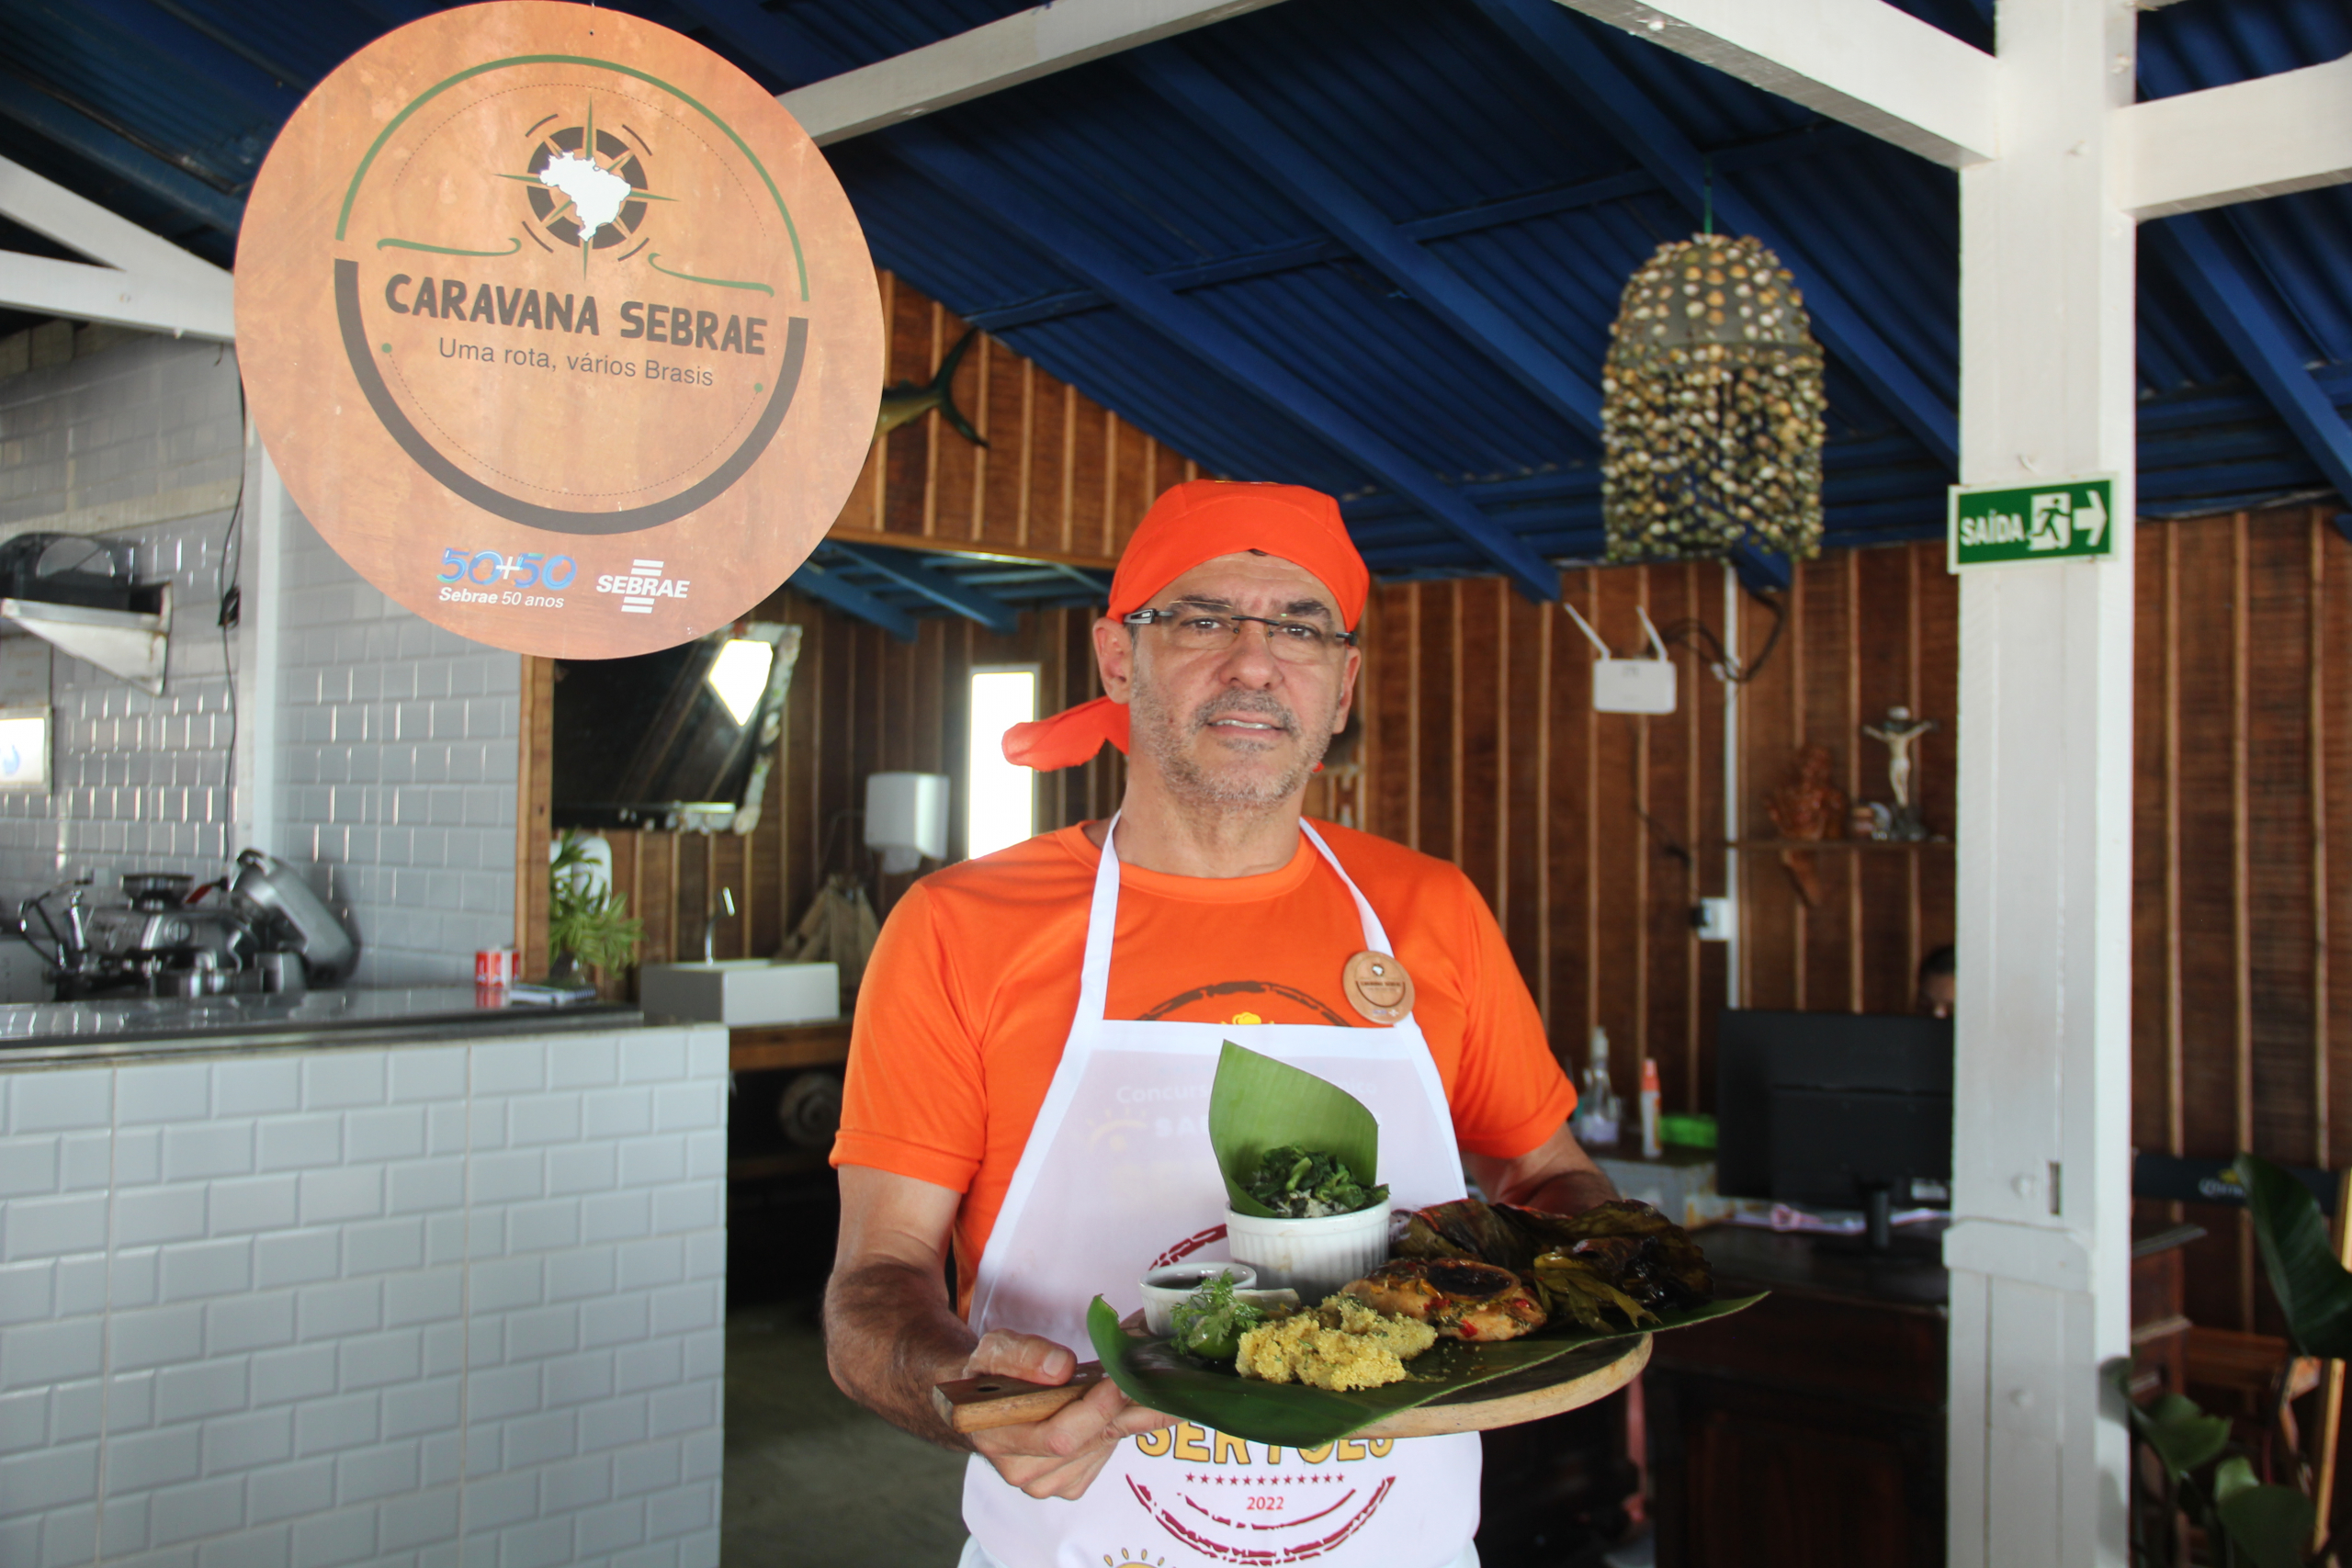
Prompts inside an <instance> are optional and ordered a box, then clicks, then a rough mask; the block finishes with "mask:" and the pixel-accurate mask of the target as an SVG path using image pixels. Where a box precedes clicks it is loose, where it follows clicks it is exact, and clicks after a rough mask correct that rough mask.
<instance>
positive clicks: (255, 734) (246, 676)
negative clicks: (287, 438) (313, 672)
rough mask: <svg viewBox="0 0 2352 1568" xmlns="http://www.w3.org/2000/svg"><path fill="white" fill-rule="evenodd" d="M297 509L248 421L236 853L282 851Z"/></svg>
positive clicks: (235, 668)
mask: <svg viewBox="0 0 2352 1568" xmlns="http://www.w3.org/2000/svg"><path fill="white" fill-rule="evenodd" d="M293 506H294V501H293V498H292V497H291V496H289V495H288V494H287V493H286V481H285V480H283V479H279V478H278V475H277V464H276V463H274V462H272V461H271V460H270V457H269V454H268V453H267V452H266V451H265V450H264V449H263V447H262V444H261V436H260V434H258V433H257V432H255V431H254V428H253V422H252V421H251V420H248V421H246V424H245V480H244V516H243V519H242V520H241V521H240V523H239V527H240V529H241V530H242V533H243V537H242V538H241V539H240V540H239V541H238V549H239V552H240V553H239V559H238V566H237V577H238V581H239V584H240V586H241V588H242V592H241V594H240V604H239V609H238V613H237V615H238V620H237V632H236V637H235V641H234V644H233V655H232V657H233V660H234V662H233V663H232V665H231V671H232V675H233V677H234V679H235V681H236V683H237V749H236V758H235V768H236V781H237V788H236V800H235V803H234V805H233V807H232V811H231V819H232V822H233V823H234V836H235V841H234V842H232V843H231V844H230V845H229V846H228V852H229V853H230V854H232V855H234V854H235V853H236V852H238V851H239V850H242V849H244V848H246V847H248V846H251V847H253V848H255V849H259V850H263V851H266V852H268V853H270V854H285V853H287V852H288V850H287V847H286V846H284V845H282V844H280V843H279V842H278V841H277V840H278V823H279V821H280V807H279V803H278V765H277V761H278V759H277V741H278V735H279V716H278V711H277V707H278V700H279V695H280V692H281V688H282V684H283V682H282V667H283V661H284V657H285V654H284V640H285V618H286V617H285V609H284V606H283V604H282V603H281V601H282V600H283V599H284V597H285V586H286V527H287V514H288V513H289V512H290V511H292V509H293Z"/></svg>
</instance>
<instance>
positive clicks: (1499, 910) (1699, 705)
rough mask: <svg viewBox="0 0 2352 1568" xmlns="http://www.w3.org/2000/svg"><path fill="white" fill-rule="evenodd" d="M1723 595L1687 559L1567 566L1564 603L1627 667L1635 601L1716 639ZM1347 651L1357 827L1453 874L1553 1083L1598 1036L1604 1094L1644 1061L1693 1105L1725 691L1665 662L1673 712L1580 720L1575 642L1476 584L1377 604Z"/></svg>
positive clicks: (1713, 951)
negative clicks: (1357, 691)
mask: <svg viewBox="0 0 2352 1568" xmlns="http://www.w3.org/2000/svg"><path fill="white" fill-rule="evenodd" d="M1723 582H1724V579H1723V573H1722V571H1721V570H1720V569H1719V568H1715V567H1713V566H1702V565H1696V564H1687V565H1673V566H1652V567H1629V568H1619V569H1614V570H1580V571H1572V572H1569V573H1567V574H1566V576H1565V577H1564V578H1563V580H1562V590H1563V594H1564V597H1565V598H1566V600H1567V602H1568V603H1570V604H1574V605H1576V606H1577V610H1578V611H1579V612H1580V613H1582V614H1583V615H1584V616H1585V618H1586V619H1587V620H1589V621H1590V622H1591V623H1592V624H1593V625H1594V626H1595V627H1596V628H1597V629H1598V630H1599V631H1600V635H1601V637H1603V638H1605V639H1606V640H1607V641H1608V642H1609V643H1610V645H1611V647H1612V648H1613V649H1616V650H1617V651H1618V652H1620V653H1628V654H1630V653H1633V652H1635V651H1636V650H1638V649H1640V647H1641V645H1642V637H1643V634H1642V630H1641V625H1640V622H1639V620H1638V619H1637V618H1636V615H1635V607H1636V606H1637V605H1640V606H1646V607H1647V609H1648V611H1649V614H1650V616H1651V618H1652V620H1654V621H1655V622H1657V624H1658V625H1659V626H1661V627H1667V626H1672V625H1673V624H1674V623H1676V622H1679V621H1683V620H1691V621H1696V622H1697V623H1699V624H1701V625H1702V626H1705V627H1707V628H1708V629H1709V630H1710V631H1712V632H1713V633H1715V634H1716V635H1718V636H1720V635H1721V632H1722V627H1723V620H1724V589H1723ZM1366 642H1367V645H1368V649H1367V663H1368V671H1367V680H1368V691H1369V713H1368V716H1367V731H1366V739H1367V743H1368V745H1367V750H1368V752H1369V761H1368V765H1367V770H1366V772H1367V775H1368V787H1367V791H1366V794H1367V802H1366V804H1367V807H1368V813H1367V820H1366V826H1367V827H1369V828H1370V829H1371V830H1372V831H1374V832H1375V833H1381V834H1385V835H1386V836H1387V837H1389V838H1393V839H1397V840H1401V841H1403V842H1405V843H1408V844H1410V845H1412V846H1413V847H1415V848H1416V849H1419V850H1421V851H1423V852H1426V853H1429V854H1433V855H1437V856H1440V857H1442V858H1443V859H1446V860H1451V861H1453V862H1455V863H1458V864H1460V865H1461V866H1462V868H1463V870H1464V872H1465V873H1466V874H1468V875H1469V877H1470V879H1471V881H1472V882H1473V883H1474V884H1476V886H1477V887H1478V889H1479V891H1480V892H1481V893H1483V894H1485V895H1486V897H1487V901H1488V902H1489V903H1490V904H1491V905H1492V906H1493V908H1494V910H1495V914H1496V918H1497V919H1498V921H1499V923H1500V924H1501V926H1502V929H1503V932H1504V935H1505V936H1506V937H1507V938H1508V939H1509V941H1510V946H1511V952H1512V953H1513V955H1514V956H1516V957H1517V959H1518V960H1519V964H1520V967H1521V971H1522V972H1523V973H1524V974H1525V975H1526V976H1527V979H1528V984H1529V987H1530V988H1531V989H1532V991H1533V992H1534V995H1535V998H1536V1002H1537V1005H1538V1006H1539V1008H1540V1009H1541V1010H1542V1011H1543V1014H1544V1020H1545V1022H1546V1025H1547V1027H1548V1028H1549V1030H1550V1032H1551V1037H1552V1043H1553V1048H1554V1050H1555V1052H1557V1053H1558V1054H1559V1055H1560V1056H1561V1058H1562V1059H1563V1061H1565V1062H1566V1063H1567V1064H1568V1065H1569V1066H1571V1068H1573V1069H1575V1070H1578V1071H1581V1069H1582V1066H1583V1064H1584V1062H1585V1059H1586V1046H1587V1042H1588V1041H1589V1039H1590V1036H1591V1032H1592V1030H1593V1029H1594V1027H1595V1026H1599V1027H1600V1028H1603V1029H1606V1030H1607V1031H1608V1032H1609V1039H1610V1055H1611V1067H1612V1069H1613V1072H1614V1075H1615V1079H1616V1082H1617V1087H1618V1089H1619V1090H1620V1092H1621V1093H1623V1094H1627V1095H1631V1094H1633V1093H1634V1092H1635V1091H1636V1090H1637V1089H1638V1088H1639V1075H1640V1070H1641V1069H1640V1062H1641V1058H1642V1057H1643V1056H1645V1055H1647V1056H1654V1057H1656V1058H1657V1063H1658V1072H1659V1077H1660V1080H1661V1088H1662V1089H1663V1091H1664V1098H1665V1102H1666V1104H1667V1105H1668V1107H1669V1108H1689V1107H1693V1106H1699V1105H1703V1104H1705V1103H1706V1102H1707V1101H1708V1100H1710V1098H1711V1095H1710V1092H1709V1090H1708V1089H1707V1087H1706V1086H1708V1085H1710V1084H1711V1083H1712V1081H1713V1045H1714V1015H1715V1013H1716V1012H1717V1011H1718V1010H1720V1009H1721V1007H1722V1006H1723V999H1724V985H1725V980H1726V973H1725V965H1724V949H1723V948H1722V947H1721V946H1720V945H1718V944H1715V943H1702V942H1699V941H1698V940H1697V938H1696V936H1695V935H1694V934H1693V932H1692V931H1691V923H1690V910H1691V907H1692V905H1694V904H1695V903H1696V902H1697V900H1698V899H1699V898H1701V897H1714V896H1720V895H1721V894H1722V893H1723V892H1724V886H1725V856H1726V853H1727V852H1726V849H1725V845H1724V807H1723V782H1724V781H1723V768H1722V761H1721V760H1722V754H1723V735H1724V713H1723V705H1724V687H1723V685H1722V684H1721V683H1720V682H1717V681H1716V680H1715V679H1714V678H1713V676H1712V675H1709V674H1707V673H1705V671H1704V667H1703V665H1702V662H1701V661H1700V660H1695V659H1693V658H1692V657H1691V656H1690V655H1689V654H1687V653H1684V652H1682V651H1680V650H1679V649H1678V651H1677V654H1676V661H1677V663H1678V665H1679V667H1680V671H1681V674H1680V677H1679V679H1680V682H1681V692H1682V695H1683V701H1682V702H1681V704H1680V705H1679V707H1678V709H1677V711H1676V712H1675V713H1674V714H1672V715H1670V716H1659V717H1644V716H1631V715H1622V714H1596V713H1594V712H1593V711H1592V699H1591V691H1592V665H1593V652H1592V649H1591V646H1590V645H1589V643H1587V642H1586V641H1585V639H1584V637H1583V636H1582V634H1580V633H1579V632H1578V631H1577V629H1576V627H1575V625H1574V623H1572V622H1570V621H1569V620H1568V618H1567V617H1566V615H1563V614H1562V613H1561V612H1560V610H1558V609H1557V608H1556V607H1554V606H1548V605H1536V604H1530V603H1528V602H1527V601H1526V600H1525V599H1523V598H1521V596H1520V595H1519V594H1518V593H1517V592H1513V591H1512V590H1511V589H1510V587H1509V586H1508V585H1507V584H1505V583H1504V582H1502V581H1500V580H1498V579H1494V578H1475V579H1465V580H1458V581H1442V582H1419V583H1405V584H1398V585H1395V586H1391V587H1385V588H1381V589H1379V590H1377V591H1376V592H1374V602H1373V607H1372V611H1371V615H1370V617H1369V621H1368V635H1367V637H1366Z"/></svg>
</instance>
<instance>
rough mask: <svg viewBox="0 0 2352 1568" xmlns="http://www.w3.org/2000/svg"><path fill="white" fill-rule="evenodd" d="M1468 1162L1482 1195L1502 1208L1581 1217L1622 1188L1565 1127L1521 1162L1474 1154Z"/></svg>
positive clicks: (1531, 1150) (1521, 1158)
mask: <svg viewBox="0 0 2352 1568" xmlns="http://www.w3.org/2000/svg"><path fill="white" fill-rule="evenodd" d="M1464 1164H1466V1165H1468V1166H1469V1168H1470V1174H1471V1175H1473V1176H1475V1177H1476V1178H1477V1179H1478V1188H1479V1190H1481V1191H1483V1192H1484V1193H1486V1195H1487V1198H1488V1199H1489V1200H1491V1201H1494V1202H1497V1203H1515V1204H1517V1205H1518V1206H1519V1207H1521V1208H1522V1209H1544V1210H1548V1211H1550V1212H1551V1213H1555V1214H1580V1213H1584V1211H1585V1210H1587V1209H1589V1208H1591V1207H1592V1206H1593V1205H1594V1204H1596V1203H1606V1202H1608V1201H1609V1200H1611V1198H1614V1197H1616V1196H1617V1188H1616V1185H1615V1184H1614V1183H1613V1182H1611V1180H1610V1179H1609V1178H1608V1177H1607V1176H1606V1175H1605V1174H1603V1173H1602V1171H1601V1169H1600V1167H1599V1166H1597V1165H1595V1164H1593V1163H1592V1156H1590V1155H1589V1154H1587V1153H1585V1152H1584V1149H1583V1147H1582V1146H1581V1145H1578V1144H1577V1140H1576V1136H1575V1134H1571V1133H1570V1132H1569V1131H1568V1124H1567V1123H1566V1122H1561V1123H1560V1126H1559V1130H1558V1131H1556V1132H1555V1133H1554V1134H1552V1135H1551V1136H1550V1137H1548V1138H1546V1139H1544V1142H1543V1143H1541V1144H1539V1145H1536V1146H1535V1147H1534V1148H1532V1149H1530V1150H1529V1151H1528V1152H1527V1153H1525V1154H1523V1155H1521V1156H1519V1157H1518V1158H1517V1159H1508V1160H1507V1159H1497V1158H1495V1157H1494V1156H1491V1155H1469V1156H1464Z"/></svg>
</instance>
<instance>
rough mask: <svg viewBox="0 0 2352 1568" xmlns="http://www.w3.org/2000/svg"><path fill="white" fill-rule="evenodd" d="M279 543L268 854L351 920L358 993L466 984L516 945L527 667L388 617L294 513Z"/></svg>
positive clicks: (385, 606)
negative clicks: (492, 956)
mask: <svg viewBox="0 0 2352 1568" xmlns="http://www.w3.org/2000/svg"><path fill="white" fill-rule="evenodd" d="M289 510H290V509H289ZM286 532H287V537H286V555H285V578H284V581H285V585H286V586H285V599H284V607H285V624H284V631H283V638H284V642H283V650H284V651H283V657H282V659H281V660H280V668H281V671H282V673H281V674H280V676H279V682H280V684H279V703H278V713H279V721H278V744H277V768H278V773H277V778H278V828H277V846H278V852H279V853H280V854H282V855H284V856H286V857H287V858H288V859H289V860H295V861H300V862H306V863H310V864H312V865H314V866H316V867H317V868H318V871H317V874H316V875H315V876H314V879H313V880H314V881H315V882H316V883H317V885H318V886H320V889H321V891H322V892H324V893H326V894H327V896H328V897H330V898H332V899H333V900H334V901H335V902H336V903H337V904H341V905H345V906H347V907H348V908H350V909H351V910H352V912H353V916H354V919H355V922H356V924H357V925H358V927H359V940H360V942H361V943H362V953H361V957H360V961H359V972H358V976H357V981H358V983H359V984H360V985H363V986H433V985H462V984H469V983H470V982H471V981H472V978H473V955H474V950H475V949H476V948H482V947H504V946H506V945H507V944H509V943H511V942H513V941H514V940H515V790H516V787H517V785H518V784H519V782H520V774H519V773H518V771H517V770H518V765H519V747H520V745H521V739H520V737H521V733H522V711H523V710H522V704H523V660H522V658H521V656H519V655H517V654H513V653H506V652H503V651H502V650H500V649H494V648H485V647H483V646H482V645H481V644H480V643H475V642H469V641H467V640H466V639H465V638H463V637H458V635H457V634H456V633H454V632H447V631H443V630H442V629H441V628H440V627H438V626H434V625H432V624H431V623H430V622H427V621H425V620H424V619H422V618H421V617H419V616H417V615H413V614H412V613H410V612H409V611H407V610H404V609H402V608H401V606H400V605H398V604H394V603H392V601H391V600H390V599H388V598H386V597H385V596H384V595H383V594H382V593H381V592H379V591H378V590H376V589H375V588H373V587H371V586H369V585H368V583H366V582H364V581H361V580H360V578H359V575H358V574H357V573H356V572H355V571H353V570H351V569H350V568H349V567H347V566H345V564H344V563H343V558H342V557H340V556H338V555H336V554H335V553H334V550H333V549H331V548H330V547H328V546H327V543H326V541H325V540H323V539H322V538H321V537H320V536H319V534H318V530H317V529H315V528H313V527H311V525H310V524H309V523H307V522H306V521H304V520H303V519H302V518H301V517H300V515H299V514H294V515H290V516H289V517H288V525H287V531H286Z"/></svg>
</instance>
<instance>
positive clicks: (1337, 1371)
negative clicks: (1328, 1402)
mask: <svg viewBox="0 0 2352 1568" xmlns="http://www.w3.org/2000/svg"><path fill="white" fill-rule="evenodd" d="M1436 1342H1437V1331H1436V1330H1435V1329H1433V1328H1431V1327H1430V1325H1428V1324H1426V1323H1417V1322H1415V1321H1414V1320H1413V1319H1411V1318H1409V1317H1390V1316H1388V1315H1386V1314H1382V1313H1377V1312H1374V1310H1373V1309H1372V1308H1370V1307H1368V1306H1366V1305H1364V1303H1362V1302H1360V1301H1358V1300H1357V1299H1356V1298H1355V1297H1353V1296H1345V1295H1340V1296H1332V1297H1330V1298H1329V1299H1328V1300H1326V1301H1325V1302H1324V1303H1323V1304H1322V1305H1321V1306H1319V1307H1317V1308H1316V1309H1315V1310H1314V1311H1313V1312H1302V1313H1295V1314H1292V1315H1290V1316H1288V1317H1283V1318H1277V1319H1275V1320H1273V1321H1272V1322H1270V1323H1265V1324H1261V1325H1259V1326H1258V1327H1256V1328H1253V1329H1250V1331H1249V1332H1248V1333H1246V1334H1244V1335H1242V1337H1241V1348H1240V1351H1239V1353H1238V1355H1236V1356H1235V1357H1234V1359H1233V1367H1234V1370H1235V1371H1238V1372H1239V1373H1240V1374H1241V1375H1242V1376H1243V1377H1245V1378H1257V1379H1259V1380H1261V1381H1262V1382H1303V1383H1306V1384H1308V1385H1309V1386H1310V1387H1314V1388H1328V1389H1336V1390H1347V1389H1355V1388H1378V1387H1380V1386H1381V1385H1382V1384H1384V1383H1392V1382H1404V1381H1405V1363H1406V1362H1407V1361H1408V1360H1411V1359H1413V1358H1414V1357H1416V1356H1418V1355H1419V1354H1420V1353H1421V1352H1422V1351H1424V1350H1426V1349H1428V1348H1430V1346H1431V1345H1433V1344H1435V1343H1436Z"/></svg>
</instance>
